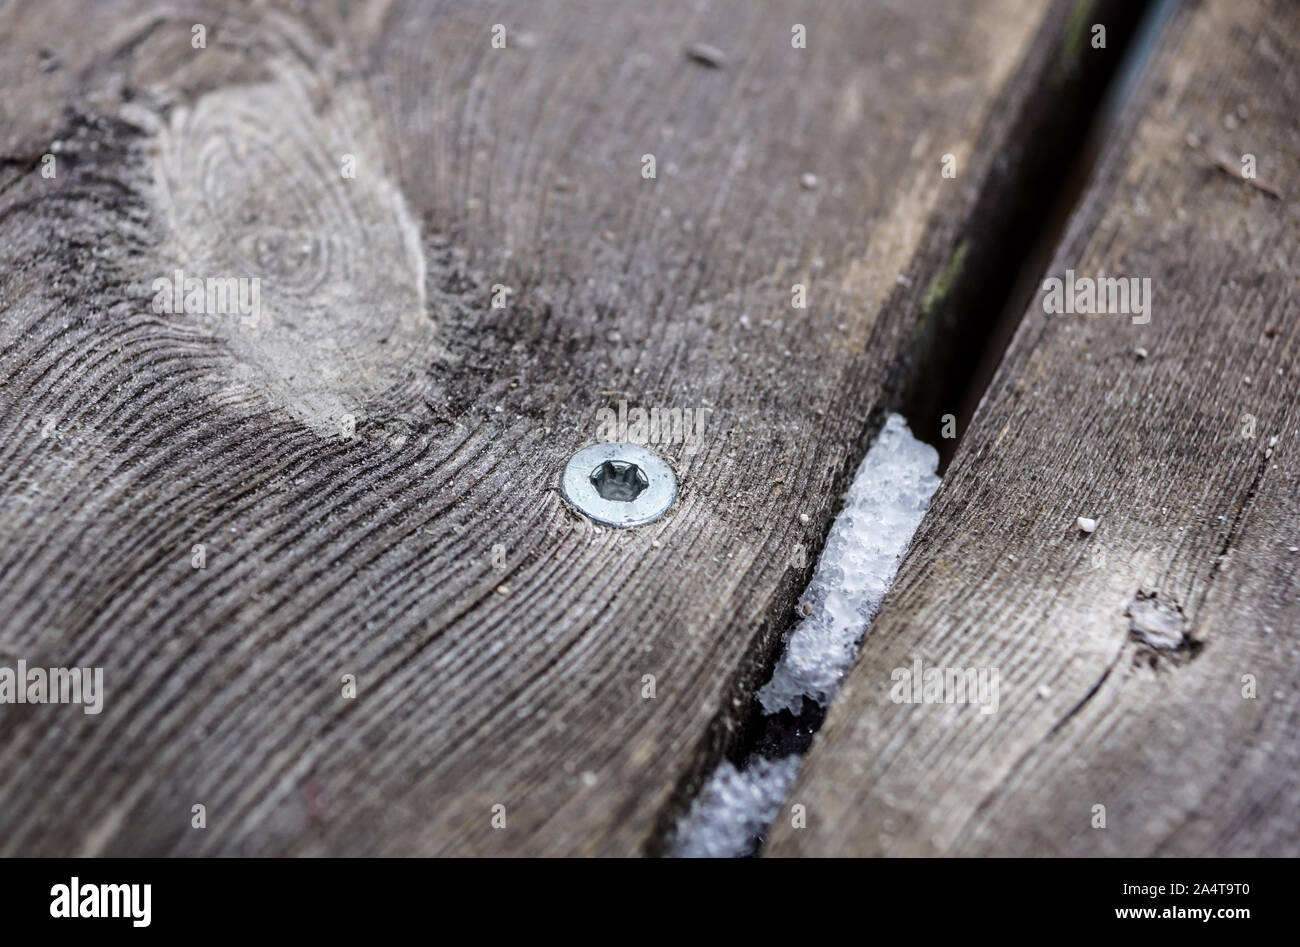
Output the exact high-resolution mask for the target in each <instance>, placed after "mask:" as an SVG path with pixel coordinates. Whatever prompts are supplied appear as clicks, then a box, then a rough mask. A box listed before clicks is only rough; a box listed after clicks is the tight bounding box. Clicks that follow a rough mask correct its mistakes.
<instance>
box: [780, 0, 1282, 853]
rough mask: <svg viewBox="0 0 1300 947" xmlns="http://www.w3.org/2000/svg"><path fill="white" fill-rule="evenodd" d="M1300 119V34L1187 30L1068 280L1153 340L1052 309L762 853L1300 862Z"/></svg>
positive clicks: (1080, 235)
mask: <svg viewBox="0 0 1300 947" xmlns="http://www.w3.org/2000/svg"><path fill="white" fill-rule="evenodd" d="M1297 104H1300V8H1297V7H1296V6H1295V5H1294V4H1288V3H1281V2H1272V3H1233V2H1227V0H1223V2H1207V3H1203V4H1196V5H1191V4H1188V5H1185V6H1180V7H1179V8H1178V9H1177V10H1176V12H1175V14H1174V16H1173V19H1172V22H1171V24H1170V25H1169V27H1168V29H1167V30H1166V32H1165V33H1164V34H1163V36H1162V39H1161V42H1160V45H1159V47H1158V49H1157V53H1156V56H1155V59H1154V62H1153V64H1152V65H1151V66H1150V71H1149V72H1148V74H1147V75H1146V76H1145V77H1144V79H1143V81H1142V85H1141V86H1140V90H1139V92H1138V93H1137V96H1136V100H1135V101H1134V102H1132V103H1130V106H1129V108H1128V111H1127V113H1126V116H1125V118H1124V119H1123V121H1122V124H1121V127H1120V128H1119V129H1118V131H1117V133H1116V134H1115V136H1114V137H1113V139H1112V144H1111V146H1110V148H1109V151H1108V153H1107V156H1106V158H1105V160H1104V162H1103V165H1102V167H1101V170H1100V172H1099V175H1098V177H1097V179H1096V181H1095V183H1094V184H1093V185H1092V186H1091V188H1090V190H1089V192H1088V194H1087V196H1086V199H1085V201H1084V203H1083V204H1082V206H1081V208H1080V209H1079V211H1078V212H1077V214H1076V215H1075V218H1074V219H1073V221H1072V222H1071V225H1070V228H1069V230H1068V233H1067V235H1066V237H1065V238H1064V240H1063V241H1062V244H1061V246H1060V248H1059V250H1058V252H1057V254H1056V258H1055V261H1054V263H1053V266H1052V269H1051V272H1050V274H1049V275H1051V276H1055V277H1058V278H1059V277H1063V276H1064V272H1065V270H1066V269H1067V268H1068V269H1072V270H1073V271H1074V272H1075V273H1076V274H1077V275H1078V276H1080V277H1082V276H1089V277H1096V276H1098V275H1101V274H1106V275H1110V276H1125V277H1149V278H1150V279H1151V285H1152V291H1153V305H1152V307H1151V310H1150V313H1149V316H1150V318H1149V323H1146V324H1141V317H1138V316H1126V315H1117V314H1109V315H1106V314H1093V315H1065V314H1063V315H1048V314H1046V313H1045V311H1044V298H1045V295H1046V294H1045V293H1040V294H1039V295H1038V296H1037V297H1036V298H1035V299H1034V301H1033V302H1032V303H1031V305H1030V306H1029V309H1028V311H1027V312H1026V314H1025V316H1024V320H1023V322H1022V323H1021V325H1020V327H1019V330H1018V331H1017V333H1016V336H1015V338H1014V341H1013V343H1012V346H1011V349H1010V351H1009V353H1008V354H1007V356H1006V359H1005V361H1004V362H1003V364H1002V366H1001V367H1000V369H999V371H998V373H997V377H996V379H995V381H994V382H993V385H992V387H991V389H990V390H989V392H988V393H987V395H986V397H985V399H984V402H983V403H982V405H981V407H980V409H979V410H978V412H977V414H976V417H975V419H974V421H973V423H972V426H971V428H970V430H969V431H968V433H967V434H966V435H965V437H964V439H963V442H962V444H961V446H960V448H959V450H958V453H957V456H956V459H955V461H954V463H953V466H952V468H951V470H950V472H949V473H948V474H947V476H946V479H945V481H944V484H943V486H942V487H941V488H940V491H939V493H938V495H937V496H936V498H935V502H934V504H933V506H932V507H931V510H930V512H929V515H928V516H927V518H926V520H925V522H924V524H923V525H922V527H921V530H920V532H919V533H918V536H917V538H916V540H915V542H914V546H913V549H912V550H911V552H910V553H909V554H908V556H907V558H906V560H905V562H904V564H903V566H902V569H901V571H900V574H899V577H898V580H897V583H896V585H895V587H894V588H893V590H892V591H891V594H890V597H889V598H888V599H887V600H886V602H885V603H884V605H883V607H882V609H881V612H880V614H879V616H878V618H877V620H876V623H875V625H874V626H873V629H872V632H871V635H870V636H869V638H868V639H867V642H866V645H865V647H864V651H863V653H862V655H861V657H860V660H859V662H858V663H857V665H856V666H855V668H854V669H853V671H852V672H851V674H850V676H849V678H848V680H847V682H846V684H845V687H844V689H843V690H842V691H841V693H840V696H839V698H838V701H837V702H836V703H835V704H834V706H833V707H832V709H831V712H830V714H829V716H828V720H827V723H826V726H825V728H824V729H823V730H822V731H821V733H820V734H819V736H818V738H817V740H816V742H815V744H814V746H813V748H812V751H811V753H810V755H809V757H808V759H807V760H806V761H805V766H804V769H803V771H802V773H801V775H800V778H799V780H798V782H797V784H796V786H795V788H794V790H793V792H792V795H791V801H792V803H793V802H797V803H801V804H803V805H805V806H806V807H807V828H806V829H802V830H800V829H795V828H792V827H791V825H790V823H789V820H788V819H785V818H783V819H781V820H778V822H777V824H776V826H775V827H774V829H773V833H772V836H771V838H770V840H769V844H768V846H767V848H766V854H769V855H778V856H781V855H795V854H798V855H810V854H815V855H840V854H850V853H851V854H863V855H865V854H873V855H874V854H887V855H932V854H953V855H1060V854H1070V855H1259V854H1269V855H1296V854H1300V824H1297V821H1296V819H1295V813H1296V812H1297V809H1298V807H1300V784H1298V783H1297V781H1296V779H1295V773H1296V770H1297V766H1298V765H1300V741H1298V740H1297V739H1296V727H1297V723H1298V722H1300V685H1298V684H1297V681H1300V673H1298V672H1300V648H1298V647H1297V643H1296V634H1297V631H1300V553H1297V547H1300V324H1298V323H1297V318H1296V317H1297V297H1296V285H1297V273H1300V240H1297V236H1300V226H1298V222H1300V217H1298V216H1297V212H1296V210H1297V206H1298V205H1297V203H1296V195H1297V194H1300V162H1298V161H1297V156H1298V155H1300V129H1298V128H1297V126H1296V122H1295V116H1296V112H1297ZM1244 154H1251V155H1253V156H1254V158H1255V161H1256V162H1257V173H1258V177H1257V178H1256V179H1246V178H1243V176H1242V173H1241V170H1242V168H1243V163H1242V156H1243V155H1244ZM1077 517H1088V518H1093V519H1096V520H1097V521H1098V525H1097V528H1096V531H1095V532H1094V533H1092V534H1091V535H1089V534H1087V533H1085V532H1083V531H1081V530H1080V529H1079V527H1078V526H1077V525H1076V518H1077ZM918 659H919V660H920V661H921V662H923V663H922V667H923V668H925V667H937V668H976V669H978V668H984V669H989V668H998V669H999V680H1000V687H999V701H998V706H997V710H996V712H994V713H989V714H984V713H981V712H980V709H979V707H977V706H972V705H969V704H966V705H962V704H957V703H951V704H927V703H904V702H895V701H894V699H893V697H903V698H906V697H907V696H909V695H907V694H905V693H902V692H900V693H898V694H895V695H893V696H891V690H892V688H893V686H894V684H895V682H896V679H894V678H892V677H891V674H892V673H893V670H894V669H896V668H912V667H914V664H913V662H914V661H916V660H918ZM1252 682H1254V686H1255V688H1256V690H1255V693H1254V696H1252V694H1251V690H1250V688H1251V683H1252ZM989 706H991V703H990V704H989ZM1095 806H1104V807H1105V808H1104V815H1105V827H1104V829H1103V828H1100V827H1098V826H1097V825H1095V824H1094V823H1095V821H1099V820H1097V818H1096V817H1097V816H1098V815H1100V814H1102V810H1095V809H1094V807H1095Z"/></svg>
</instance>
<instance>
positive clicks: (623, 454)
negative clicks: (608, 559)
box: [560, 441, 677, 527]
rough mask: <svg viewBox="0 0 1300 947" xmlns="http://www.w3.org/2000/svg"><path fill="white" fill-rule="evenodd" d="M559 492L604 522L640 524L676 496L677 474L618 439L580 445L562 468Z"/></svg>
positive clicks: (650, 453) (636, 446)
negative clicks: (588, 445)
mask: <svg viewBox="0 0 1300 947" xmlns="http://www.w3.org/2000/svg"><path fill="white" fill-rule="evenodd" d="M560 488H561V489H560V492H561V493H562V494H563V495H564V498H565V499H566V500H567V501H568V502H569V503H570V504H572V505H573V507H574V508H575V509H576V510H577V511H578V512H579V513H581V514H582V515H583V516H586V517H589V518H590V519H593V520H595V521H596V522H597V523H604V524H605V525H606V526H619V527H626V526H642V525H644V524H646V523H650V522H653V521H654V520H657V519H658V518H659V517H661V516H663V515H664V512H665V511H667V509H668V507H670V506H672V504H673V501H674V500H675V499H676V498H677V476H676V475H675V474H674V473H673V471H672V468H671V467H669V466H668V464H667V463H666V462H665V461H664V459H663V458H662V457H660V456H659V455H658V454H656V453H655V452H654V451H652V450H649V449H647V448H645V447H642V446H641V445H640V444H629V443H625V442H622V441H616V442H613V443H609V444H592V445H591V446H590V447H584V448H583V449H582V450H580V451H578V452H577V453H576V454H574V455H573V456H572V457H570V458H569V462H568V463H567V464H566V465H565V467H564V474H563V476H562V477H561V479H560Z"/></svg>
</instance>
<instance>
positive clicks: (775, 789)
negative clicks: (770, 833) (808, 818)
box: [672, 756, 801, 858]
mask: <svg viewBox="0 0 1300 947" xmlns="http://www.w3.org/2000/svg"><path fill="white" fill-rule="evenodd" d="M800 762H801V760H800V758H799V757H798V756H787V757H784V758H783V759H779V760H767V759H763V758H762V757H755V758H753V759H751V760H750V761H749V762H748V763H746V764H745V768H744V769H737V768H736V767H735V766H734V765H733V764H732V763H731V762H729V761H727V760H723V761H722V762H721V763H719V764H718V768H717V769H715V770H714V771H713V775H712V776H710V777H709V781H708V782H707V783H705V784H704V787H703V788H702V789H701V790H700V794H699V795H698V796H696V797H695V800H694V801H693V802H692V803H691V808H690V811H689V812H687V813H686V815H685V816H684V817H683V818H682V821H681V822H680V823H679V824H678V826H677V841H676V844H675V846H674V848H673V852H672V854H673V855H674V856H675V857H677V858H739V857H741V856H743V855H748V854H749V853H750V850H751V849H752V847H753V844H754V839H755V838H756V837H757V836H758V835H759V834H760V833H762V832H763V831H764V830H765V829H766V828H767V827H768V826H769V825H771V824H772V820H773V819H775V818H776V816H777V813H779V812H780V811H781V804H782V803H783V802H784V801H785V797H786V794H787V793H789V791H790V787H791V786H792V785H793V784H794V778H795V776H796V775H797V774H798V772H799V763H800Z"/></svg>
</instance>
